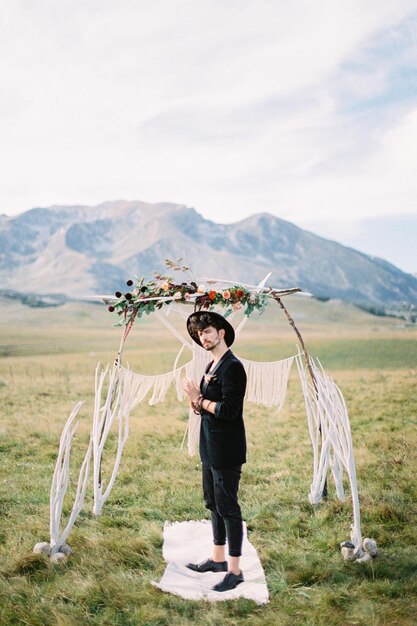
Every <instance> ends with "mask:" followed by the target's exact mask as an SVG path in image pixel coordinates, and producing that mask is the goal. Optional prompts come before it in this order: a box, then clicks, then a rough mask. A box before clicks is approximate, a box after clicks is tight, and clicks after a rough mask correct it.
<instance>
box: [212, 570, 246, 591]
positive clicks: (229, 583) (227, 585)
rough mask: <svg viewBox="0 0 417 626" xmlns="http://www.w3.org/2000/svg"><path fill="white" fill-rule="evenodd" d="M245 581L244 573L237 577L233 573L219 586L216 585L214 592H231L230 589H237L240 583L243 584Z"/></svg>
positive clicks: (218, 584) (227, 575)
mask: <svg viewBox="0 0 417 626" xmlns="http://www.w3.org/2000/svg"><path fill="white" fill-rule="evenodd" d="M244 580H245V579H244V578H243V574H242V572H240V574H239V575H238V576H236V574H233V572H229V573H228V574H226V576H225V577H224V578H223V580H222V582H221V583H217V585H214V587H213V591H230V589H234V588H235V587H237V586H238V585H240V583H243V581H244Z"/></svg>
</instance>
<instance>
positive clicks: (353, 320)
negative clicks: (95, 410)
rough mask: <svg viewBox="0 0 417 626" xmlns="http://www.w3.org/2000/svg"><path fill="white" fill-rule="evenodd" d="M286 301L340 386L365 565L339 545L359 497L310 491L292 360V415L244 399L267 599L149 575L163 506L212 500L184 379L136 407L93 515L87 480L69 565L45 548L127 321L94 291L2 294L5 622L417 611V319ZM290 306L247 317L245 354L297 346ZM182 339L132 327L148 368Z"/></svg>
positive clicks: (155, 623) (357, 617) (234, 621)
mask: <svg viewBox="0 0 417 626" xmlns="http://www.w3.org/2000/svg"><path fill="white" fill-rule="evenodd" d="M288 304H289V307H290V310H291V311H294V318H295V320H296V323H297V325H298V326H299V328H300V330H301V332H302V334H303V336H304V339H305V341H306V343H307V347H308V348H309V349H310V351H311V353H312V354H317V355H318V356H319V358H320V359H321V361H322V363H323V365H324V367H325V369H326V371H327V372H328V373H330V374H332V376H333V377H334V378H335V380H336V382H337V383H338V385H339V386H340V387H341V389H342V391H343V393H344V395H345V398H346V401H347V404H348V408H349V412H350V417H351V425H352V433H353V440H354V446H355V456H356V464H357V475H358V482H359V488H360V501H361V513H362V530H363V533H364V536H372V537H375V539H376V540H377V542H378V545H379V548H380V556H379V557H378V558H377V559H375V560H374V561H372V563H371V564H369V565H362V566H360V565H358V564H355V563H345V562H344V561H343V560H342V558H341V556H340V552H339V543H340V541H342V540H344V539H348V538H349V526H350V524H351V521H352V510H351V505H350V503H349V500H347V501H346V502H345V503H340V502H338V501H337V500H336V498H335V494H334V489H333V488H332V484H331V482H330V495H329V498H328V500H327V502H324V503H323V504H321V505H320V506H319V507H317V508H316V509H313V508H312V507H311V506H310V505H309V503H308V501H307V493H308V490H309V483H310V481H311V462H312V459H311V451H310V443H309V438H308V431H307V425H306V419H305V413H304V406H303V399H302V396H301V393H300V388H299V383H298V380H297V376H296V372H295V369H294V371H293V373H292V376H291V380H290V385H289V392H288V398H287V402H286V405H285V407H284V409H283V411H282V412H281V413H277V412H276V411H272V410H268V409H265V408H263V407H257V406H254V405H252V404H249V403H248V404H247V405H246V411H245V414H246V426H247V433H248V442H249V457H248V463H247V465H246V466H245V467H244V472H243V478H242V485H241V503H242V509H243V514H244V517H245V519H246V522H247V525H248V532H249V537H250V540H251V541H252V543H253V544H254V545H255V547H256V548H257V550H258V552H259V555H260V557H261V560H262V563H263V566H264V568H265V572H266V576H267V582H268V588H269V592H270V596H271V601H270V603H269V604H268V605H265V606H262V607H258V606H256V605H255V604H254V603H253V602H250V601H247V600H243V599H240V600H238V601H233V602H232V601H230V602H224V603H212V604H210V603H206V602H190V601H186V600H183V599H181V598H178V597H175V596H172V595H169V594H164V593H162V592H161V591H159V590H158V589H155V588H154V587H152V586H151V584H150V581H151V580H155V579H159V578H160V577H161V575H162V573H163V571H164V568H165V563H164V561H163V557H162V550H161V548H162V528H163V524H164V521H165V520H171V521H176V520H178V521H180V520H187V519H201V518H203V517H206V516H207V515H206V510H205V509H204V506H203V503H202V497H201V493H200V469H199V462H198V459H197V458H195V457H194V458H190V457H189V456H188V455H187V454H186V452H185V451H181V450H180V445H181V441H182V438H183V434H184V429H185V424H186V414H187V409H186V406H185V404H180V403H178V402H177V401H176V399H175V398H174V396H173V394H172V393H170V394H169V396H168V398H167V400H166V402H165V403H163V404H160V405H158V406H155V407H150V406H149V405H147V404H142V405H141V406H140V407H138V408H137V409H136V410H135V411H134V413H133V415H132V418H131V429H130V430H131V432H130V438H129V441H128V443H127V445H126V448H125V451H124V454H123V459H122V463H121V467H120V471H119V475H118V478H117V481H116V484H115V486H114V489H113V491H112V494H111V496H110V498H109V500H108V502H107V503H106V504H105V506H104V509H103V514H102V515H101V516H99V517H98V518H95V517H94V516H93V515H92V513H91V509H92V499H91V490H90V491H89V493H88V496H87V498H86V503H85V508H84V510H83V512H82V513H81V515H80V517H79V519H78V521H77V523H76V526H75V527H74V529H73V531H72V533H71V535H70V539H69V543H70V544H71V546H72V547H73V549H74V554H73V555H72V556H71V557H70V558H69V560H68V561H67V564H66V565H65V566H64V567H61V568H56V567H52V566H51V565H50V563H49V561H48V560H47V559H46V558H44V557H42V556H38V555H33V553H32V548H33V545H34V544H35V543H36V542H38V541H42V540H47V539H48V523H49V518H48V515H49V488H50V482H51V478H52V472H53V468H54V463H55V459H56V454H57V448H58V441H59V436H60V434H61V431H62V427H63V424H64V423H65V420H66V418H67V416H68V414H69V412H70V411H71V409H72V407H73V405H74V404H75V402H77V401H78V400H79V399H82V400H85V405H84V407H83V409H82V411H81V414H80V415H81V419H80V425H79V433H78V434H77V436H76V438H75V440H74V445H73V452H72V479H71V482H70V488H69V492H70V493H69V498H68V501H66V503H65V509H66V513H68V510H69V508H70V506H71V504H72V502H71V494H73V493H74V489H75V481H76V478H77V468H78V467H79V463H80V461H81V458H82V456H83V453H84V451H85V447H86V445H87V440H88V432H89V428H90V419H91V408H92V402H93V378H94V368H95V365H96V363H97V361H101V362H104V363H107V362H109V361H110V362H111V361H112V360H113V358H114V356H115V353H116V352H117V348H118V343H119V332H118V330H116V329H112V328H111V326H110V324H111V316H110V315H108V314H106V313H105V312H103V310H102V309H100V308H98V307H94V306H91V305H80V304H70V305H66V306H65V307H60V308H58V309H53V310H43V311H39V310H28V309H24V308H23V307H20V308H17V307H16V309H15V310H13V309H10V308H8V309H4V310H3V317H2V324H1V326H0V332H1V340H0V344H2V345H3V352H2V354H3V357H2V358H0V401H1V407H2V421H1V423H0V462H1V482H0V563H1V564H0V624H2V625H3V624H5V625H15V624H29V625H31V626H38V625H39V626H40V625H42V626H47V625H51V626H52V625H61V626H67V625H71V626H72V625H84V624H85V625H90V624H91V625H93V624H94V625H99V624H100V625H123V626H125V625H126V626H130V625H132V626H133V625H135V626H136V625H141V626H142V625H143V626H164V625H166V626H168V625H169V626H171V625H177V624H178V625H181V626H182V625H184V626H188V625H190V626H191V625H195V624H201V625H204V626H214V625H216V626H217V625H218V624H225V625H228V626H234V625H238V626H249V625H251V626H253V625H254V624H256V625H258V624H261V625H265V626H267V625H271V626H272V625H276V624H277V625H281V624H282V625H284V626H286V625H288V626H289V625H291V626H301V625H311V626H328V625H330V626H332V625H335V626H336V625H337V626H344V625H345V624H346V625H347V624H359V625H363V626H369V625H371V626H374V625H375V626H386V625H394V624H395V625H404V626H411V625H412V624H415V623H416V617H415V616H416V614H417V550H416V544H417V534H416V532H415V529H416V524H417V512H416V506H415V501H416V500H415V498H416V493H417V481H416V453H415V450H416V449H417V435H416V432H417V429H416V426H417V397H416V393H415V389H416V379H417V368H416V354H417V349H416V346H417V342H416V332H415V330H413V329H407V328H403V327H402V325H401V323H400V322H398V321H395V320H394V321H393V320H387V319H380V318H372V317H370V316H368V315H366V314H365V313H363V312H359V311H358V310H357V309H354V308H353V307H346V306H342V305H341V304H340V303H329V304H324V303H317V302H312V301H305V300H303V301H300V300H299V301H295V300H294V306H293V304H292V301H289V302H288ZM280 315H281V314H280V311H279V309H277V310H276V311H268V313H267V314H266V315H264V316H262V317H260V318H259V319H258V320H256V321H252V320H249V322H248V324H247V327H246V329H245V330H244V332H243V333H242V336H241V339H240V340H239V342H238V344H237V345H236V352H237V353H238V354H241V355H242V356H246V357H247V358H253V359H262V360H270V359H274V358H280V357H283V356H288V355H290V354H293V353H294V352H295V343H296V341H295V336H294V337H293V336H292V334H291V331H290V329H288V328H287V326H286V324H285V323H283V320H282V318H281V317H280ZM6 345H7V346H9V347H8V349H7V350H6V349H5V348H4V346H6ZM177 350H178V344H177V342H176V341H175V340H173V339H172V338H171V337H170V335H169V334H168V332H165V330H162V331H161V327H160V326H159V325H158V323H157V322H156V321H155V320H152V319H144V320H143V322H141V324H140V325H138V327H137V329H135V330H134V331H133V332H132V335H131V337H129V340H128V343H127V346H126V353H125V358H126V359H127V360H129V361H130V363H131V365H132V367H134V369H136V370H140V371H143V372H148V371H149V372H157V371H163V370H168V369H170V368H171V367H172V364H173V361H174V359H175V355H176V352H177ZM184 359H185V357H184ZM184 359H183V361H184ZM113 445H114V441H111V442H110V447H111V446H113ZM109 455H110V453H109V452H108V453H107V458H106V457H105V461H104V472H105V475H108V472H109ZM346 487H347V485H346ZM347 491H348V489H347Z"/></svg>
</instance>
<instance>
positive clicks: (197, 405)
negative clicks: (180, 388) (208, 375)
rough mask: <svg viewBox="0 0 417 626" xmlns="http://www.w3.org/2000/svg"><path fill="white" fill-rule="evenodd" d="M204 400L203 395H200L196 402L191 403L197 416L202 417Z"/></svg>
mask: <svg viewBox="0 0 417 626" xmlns="http://www.w3.org/2000/svg"><path fill="white" fill-rule="evenodd" d="M203 400H204V397H203V396H202V395H199V396H198V398H197V400H196V401H195V402H191V406H192V407H193V409H194V413H195V414H196V415H201V411H202V408H203V407H202V404H203Z"/></svg>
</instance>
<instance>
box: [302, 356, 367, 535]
mask: <svg viewBox="0 0 417 626" xmlns="http://www.w3.org/2000/svg"><path fill="white" fill-rule="evenodd" d="M296 362H297V367H298V372H299V375H300V380H301V386H302V390H303V394H304V399H305V405H306V411H307V421H308V428H309V432H310V438H311V443H312V446H313V482H312V483H311V487H310V493H309V500H310V502H311V504H313V505H317V504H318V503H319V502H320V500H321V498H322V495H323V489H324V484H325V481H326V477H327V472H328V469H329V466H330V467H331V470H332V474H333V479H334V482H335V486H336V493H337V496H338V498H339V499H340V500H343V499H344V490H343V468H345V470H346V472H347V474H348V477H349V483H350V490H351V495H352V504H353V524H352V526H351V540H352V543H353V544H354V545H355V547H360V546H361V545H362V533H361V522H360V509H359V495H358V485H357V481H356V469H355V459H354V454H353V444H352V434H351V430H350V423H349V415H348V411H347V407H346V404H345V401H344V398H343V395H342V392H341V391H340V389H339V388H338V386H337V385H336V383H335V382H334V381H333V380H332V379H331V378H330V377H329V376H327V375H326V373H325V372H324V370H323V368H322V367H321V365H320V363H319V361H318V360H317V363H318V365H319V367H317V365H316V364H315V361H314V360H313V359H312V358H310V363H311V368H312V371H313V374H314V379H315V381H316V385H317V388H316V387H314V385H313V384H312V382H311V381H310V379H309V376H308V372H307V368H306V367H305V365H304V363H303V357H302V355H301V354H298V355H297V357H296ZM320 430H321V432H320Z"/></svg>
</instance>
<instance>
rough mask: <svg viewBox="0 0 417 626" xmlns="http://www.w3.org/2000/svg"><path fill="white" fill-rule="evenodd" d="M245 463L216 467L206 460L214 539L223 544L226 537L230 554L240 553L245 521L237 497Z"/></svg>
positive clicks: (206, 492) (205, 488)
mask: <svg viewBox="0 0 417 626" xmlns="http://www.w3.org/2000/svg"><path fill="white" fill-rule="evenodd" d="M241 473H242V466H241V465H235V466H234V467H223V468H220V469H215V468H214V467H210V466H209V465H205V464H204V463H203V495H204V501H205V503H206V507H207V508H208V509H209V510H210V511H211V524H212V528H213V542H214V544H215V545H216V546H224V545H225V543H226V537H227V541H228V544H229V555H230V556H241V554H242V541H243V524H242V514H241V512H240V506H239V503H238V501H237V493H238V489H239V480H240V476H241Z"/></svg>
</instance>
